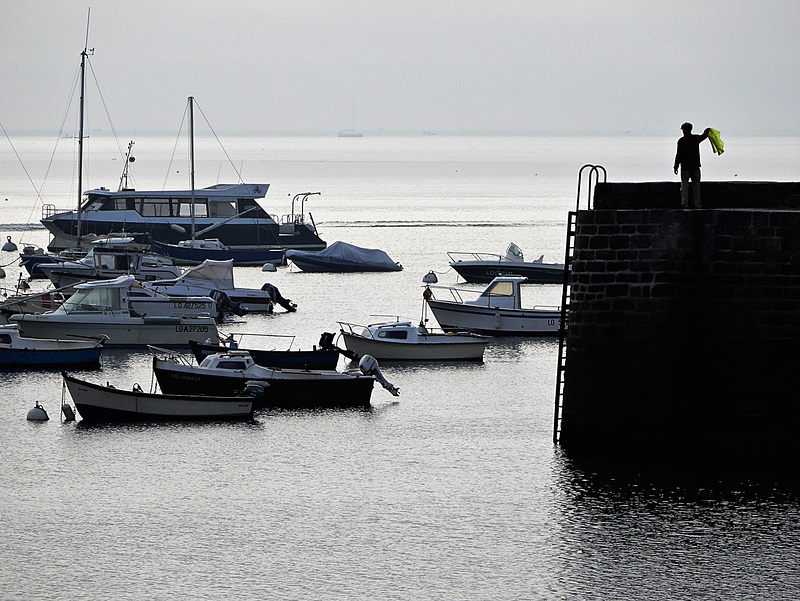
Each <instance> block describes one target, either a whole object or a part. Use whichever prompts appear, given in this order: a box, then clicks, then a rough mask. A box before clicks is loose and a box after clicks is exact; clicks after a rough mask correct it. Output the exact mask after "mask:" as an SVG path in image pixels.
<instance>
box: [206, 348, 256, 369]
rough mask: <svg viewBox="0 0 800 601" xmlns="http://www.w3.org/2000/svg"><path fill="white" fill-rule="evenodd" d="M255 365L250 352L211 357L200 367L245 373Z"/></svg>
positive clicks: (235, 352) (232, 352)
mask: <svg viewBox="0 0 800 601" xmlns="http://www.w3.org/2000/svg"><path fill="white" fill-rule="evenodd" d="M253 365H255V363H254V362H253V358H252V357H251V356H250V353H249V352H248V351H229V352H225V353H216V354H214V355H209V356H207V357H206V358H205V359H203V361H202V363H200V367H204V368H209V369H227V370H231V371H245V370H246V369H247V368H249V367H252V366H253Z"/></svg>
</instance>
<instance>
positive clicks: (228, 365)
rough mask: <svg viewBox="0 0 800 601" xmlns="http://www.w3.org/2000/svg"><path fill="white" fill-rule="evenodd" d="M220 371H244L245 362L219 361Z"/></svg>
mask: <svg viewBox="0 0 800 601" xmlns="http://www.w3.org/2000/svg"><path fill="white" fill-rule="evenodd" d="M217 367H218V368H219V369H244V368H245V365H244V361H219V362H218V363H217Z"/></svg>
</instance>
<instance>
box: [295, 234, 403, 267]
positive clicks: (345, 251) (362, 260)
mask: <svg viewBox="0 0 800 601" xmlns="http://www.w3.org/2000/svg"><path fill="white" fill-rule="evenodd" d="M286 259H287V260H289V261H291V262H292V263H294V264H295V265H296V266H297V267H299V268H300V269H302V270H303V271H310V272H330V273H355V272H362V271H365V272H368V271H402V270H403V266H402V265H400V264H399V263H396V262H395V261H393V260H392V259H391V257H389V255H387V254H386V253H385V252H384V251H382V250H379V249H377V248H362V247H360V246H355V245H353V244H348V243H347V242H341V241H337V242H334V243H332V244H331V245H330V246H329V247H328V248H326V249H325V250H320V251H315V252H310V251H304V250H287V251H286Z"/></svg>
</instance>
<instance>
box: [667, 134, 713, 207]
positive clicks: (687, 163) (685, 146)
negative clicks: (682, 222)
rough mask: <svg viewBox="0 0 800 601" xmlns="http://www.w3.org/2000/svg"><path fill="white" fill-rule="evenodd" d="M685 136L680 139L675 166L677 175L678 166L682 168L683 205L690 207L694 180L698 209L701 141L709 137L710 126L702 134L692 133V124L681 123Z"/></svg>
mask: <svg viewBox="0 0 800 601" xmlns="http://www.w3.org/2000/svg"><path fill="white" fill-rule="evenodd" d="M681 129H682V130H683V137H682V138H679V139H678V152H677V153H676V154H675V165H674V167H673V169H674V171H675V175H678V167H680V168H681V206H682V207H683V208H684V209H688V208H689V180H691V181H692V191H693V193H694V206H695V207H697V208H698V209H699V208H701V207H702V205H701V204H700V142H702V141H703V140H705V139H706V138H708V130H709V128H708V127H706V129H705V130H704V131H703V133H702V135H697V134H693V133H692V124H691V123H684V124H683V125H681Z"/></svg>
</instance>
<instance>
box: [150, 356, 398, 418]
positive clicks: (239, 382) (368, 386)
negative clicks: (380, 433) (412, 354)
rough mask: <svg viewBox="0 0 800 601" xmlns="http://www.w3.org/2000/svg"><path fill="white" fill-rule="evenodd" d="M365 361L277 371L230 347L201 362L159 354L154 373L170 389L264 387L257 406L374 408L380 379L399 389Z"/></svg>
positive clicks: (228, 390)
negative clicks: (357, 366) (355, 367)
mask: <svg viewBox="0 0 800 601" xmlns="http://www.w3.org/2000/svg"><path fill="white" fill-rule="evenodd" d="M153 350H154V351H158V349H153ZM370 359H371V358H370ZM362 361H363V359H362ZM372 361H373V362H374V359H372ZM363 364H364V368H363V369H361V370H360V371H353V372H339V371H335V370H305V369H276V368H268V367H262V366H260V365H256V364H255V362H254V361H253V358H252V357H251V356H250V354H249V353H247V352H245V351H228V352H225V353H219V354H216V355H210V356H208V357H206V358H205V359H203V361H202V363H200V365H192V364H189V363H187V362H185V361H182V360H181V358H180V357H177V356H158V355H156V356H154V357H153V373H154V374H155V377H156V380H157V381H158V384H159V386H160V387H161V390H163V391H165V392H167V393H175V392H178V391H180V392H182V393H184V394H199V393H201V392H205V393H207V394H218V395H230V394H235V393H240V392H242V391H244V390H246V389H248V388H249V389H250V390H258V391H260V392H259V393H258V395H257V399H256V407H257V408H261V407H272V408H291V409H294V408H340V407H369V405H370V398H371V396H372V387H373V384H374V382H375V380H376V379H377V380H378V381H379V382H381V384H382V385H383V387H384V388H386V389H387V390H389V392H390V393H391V394H393V395H394V396H397V394H398V393H397V388H395V387H394V386H392V385H391V384H390V383H389V382H387V381H386V380H385V378H383V375H382V374H381V373H380V369H379V368H378V367H377V363H375V365H374V366H372V365H369V361H363Z"/></svg>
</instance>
